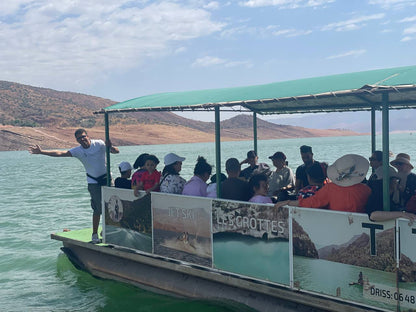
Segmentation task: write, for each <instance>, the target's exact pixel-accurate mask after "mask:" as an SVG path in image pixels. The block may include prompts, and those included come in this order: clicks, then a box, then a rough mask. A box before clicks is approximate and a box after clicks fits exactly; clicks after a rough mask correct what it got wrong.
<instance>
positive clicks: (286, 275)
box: [212, 200, 290, 285]
mask: <svg viewBox="0 0 416 312" xmlns="http://www.w3.org/2000/svg"><path fill="white" fill-rule="evenodd" d="M212 233H213V244H214V267H215V268H218V269H221V270H225V271H230V272H233V273H238V274H241V275H247V276H250V277H255V278H258V279H263V280H267V281H271V282H276V283H280V284H286V285H289V284H290V261H289V257H290V255H289V220H288V209H287V208H285V207H282V208H275V207H274V206H272V205H264V204H263V205H262V204H253V203H244V202H237V201H222V200H213V201H212Z"/></svg>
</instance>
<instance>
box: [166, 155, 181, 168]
mask: <svg viewBox="0 0 416 312" xmlns="http://www.w3.org/2000/svg"><path fill="white" fill-rule="evenodd" d="M184 160H185V157H180V156H178V155H176V154H174V153H169V154H167V155H166V156H165V158H164V162H165V166H169V165H172V164H174V163H175V162H177V161H184Z"/></svg>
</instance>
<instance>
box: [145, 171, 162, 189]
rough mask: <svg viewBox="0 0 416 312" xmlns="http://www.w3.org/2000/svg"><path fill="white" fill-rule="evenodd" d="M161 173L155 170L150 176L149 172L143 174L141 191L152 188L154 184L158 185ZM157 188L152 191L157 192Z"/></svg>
mask: <svg viewBox="0 0 416 312" xmlns="http://www.w3.org/2000/svg"><path fill="white" fill-rule="evenodd" d="M161 176H162V175H161V173H160V172H159V171H157V170H155V171H153V172H152V173H151V174H150V173H149V171H145V172H143V174H142V176H141V181H142V182H143V189H144V190H145V191H147V190H148V189H150V188H152V187H153V186H154V185H155V184H159V181H160V177H161ZM159 190H160V189H159V187H157V188H156V189H154V191H156V192H157V191H159Z"/></svg>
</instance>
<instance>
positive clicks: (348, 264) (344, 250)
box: [292, 207, 397, 309]
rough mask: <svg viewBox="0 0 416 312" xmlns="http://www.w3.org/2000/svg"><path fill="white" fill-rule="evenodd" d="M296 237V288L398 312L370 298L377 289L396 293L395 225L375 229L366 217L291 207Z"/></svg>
mask: <svg viewBox="0 0 416 312" xmlns="http://www.w3.org/2000/svg"><path fill="white" fill-rule="evenodd" d="M292 235H293V272H294V273H293V274H294V286H295V287H296V288H300V289H305V290H310V291H314V292H319V293H324V294H326V295H330V296H336V297H339V298H340V299H346V300H352V301H356V302H361V303H366V304H370V305H374V306H377V307H381V308H387V309H391V308H394V307H395V304H396V303H395V302H393V303H392V302H386V301H383V300H379V299H380V298H378V295H376V296H368V294H371V292H372V290H371V289H372V288H374V287H375V286H374V285H376V284H377V285H379V287H383V288H384V289H391V288H395V287H396V265H397V263H396V260H395V244H396V233H395V221H394V220H392V221H385V222H382V223H377V222H372V221H370V220H369V218H368V216H367V215H364V214H354V213H345V212H338V211H327V210H325V211H323V210H319V209H312V208H296V207H293V208H292ZM380 289H381V288H380ZM374 293H375V292H374ZM377 294H378V292H377Z"/></svg>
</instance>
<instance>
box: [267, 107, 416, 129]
mask: <svg viewBox="0 0 416 312" xmlns="http://www.w3.org/2000/svg"><path fill="white" fill-rule="evenodd" d="M389 119H390V131H416V123H415V122H414V121H415V120H416V110H414V109H412V110H410V109H406V110H391V111H390V112H389ZM268 121H269V122H272V123H277V124H285V125H292V126H301V127H306V128H313V129H344V130H351V131H356V132H360V133H368V132H370V131H371V128H370V127H371V116H370V112H343V113H322V114H305V115H300V116H289V117H288V116H282V117H276V118H275V119H269V120H268ZM381 125H382V124H381V113H380V112H376V131H378V132H379V131H381Z"/></svg>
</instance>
